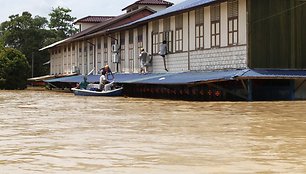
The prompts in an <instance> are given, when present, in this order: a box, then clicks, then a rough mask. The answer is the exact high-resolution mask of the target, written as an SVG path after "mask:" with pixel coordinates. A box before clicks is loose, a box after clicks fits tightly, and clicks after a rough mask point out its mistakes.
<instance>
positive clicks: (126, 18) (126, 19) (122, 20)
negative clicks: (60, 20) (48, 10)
mask: <svg viewBox="0 0 306 174" xmlns="http://www.w3.org/2000/svg"><path fill="white" fill-rule="evenodd" d="M153 13H155V11H154V10H152V9H150V8H149V7H143V8H140V9H137V10H135V11H133V12H130V13H125V14H122V15H119V16H116V17H114V18H111V19H109V20H106V21H105V22H101V23H98V24H96V25H94V26H93V27H90V28H88V29H85V30H83V31H81V32H79V33H76V34H75V35H72V36H70V37H69V38H66V39H64V40H61V41H58V42H55V43H53V44H51V45H48V46H46V47H44V48H41V49H40V51H41V50H45V49H49V48H52V47H55V46H57V45H60V44H63V43H67V42H71V41H73V40H77V39H78V38H80V37H84V36H86V35H87V36H91V35H90V34H93V33H99V31H105V30H107V29H109V28H115V27H119V26H121V25H125V24H127V23H130V22H133V21H135V20H138V19H140V18H143V17H145V16H148V15H150V14H153Z"/></svg>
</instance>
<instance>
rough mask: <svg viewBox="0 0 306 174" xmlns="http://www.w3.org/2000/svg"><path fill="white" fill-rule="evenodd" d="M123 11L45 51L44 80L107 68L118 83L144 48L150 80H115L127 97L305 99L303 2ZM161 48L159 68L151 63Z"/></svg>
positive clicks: (146, 0) (241, 0)
mask: <svg viewBox="0 0 306 174" xmlns="http://www.w3.org/2000/svg"><path fill="white" fill-rule="evenodd" d="M123 10H126V13H125V14H123V15H120V16H117V17H112V18H110V19H107V20H105V21H101V22H99V23H97V24H96V25H93V26H91V27H89V28H87V27H88V26H87V27H85V26H84V27H83V28H84V30H82V31H81V32H80V33H78V34H76V35H74V36H72V37H70V38H68V39H65V40H63V41H59V42H57V43H55V44H52V45H49V46H47V47H45V48H44V49H49V51H50V54H51V65H50V66H51V72H50V73H51V74H70V73H74V72H77V71H79V72H80V73H81V74H88V73H89V72H91V71H93V72H94V74H98V69H99V68H101V67H102V66H103V65H105V64H108V65H110V67H111V69H113V71H115V72H117V73H118V76H119V75H120V74H126V73H128V74H131V75H133V74H134V73H138V72H139V52H140V49H141V48H144V49H145V50H146V51H147V52H148V53H149V54H150V62H149V63H150V66H149V67H148V69H149V71H150V73H151V74H150V75H147V76H146V77H143V76H140V77H139V76H137V77H136V76H133V77H135V79H132V80H125V79H122V80H121V81H120V80H118V82H119V83H122V84H123V85H125V89H126V94H127V95H131V96H139V95H140V96H143V97H147V96H148V97H154V96H155V97H158V98H159V97H165V98H168V97H170V98H172V97H173V98H183V99H184V98H186V99H192V100H194V99H195V100H197V99H199V100H279V99H280V100H292V99H305V98H306V84H305V83H304V82H305V80H306V72H305V71H304V69H305V68H306V60H305V57H306V49H303V48H305V46H306V43H305V41H306V32H305V31H306V30H305V25H306V24H305V23H303V19H305V17H306V16H305V15H306V2H304V1H294V0H290V1H288V0H279V1H273V0H267V1H255V0H225V1H224V0H186V1H184V2H182V3H180V4H177V5H173V4H172V3H170V2H167V1H161V0H140V1H137V2H135V3H134V4H131V5H129V6H128V7H126V8H123ZM81 25H82V24H81ZM86 28H87V29H86ZM163 42H165V43H166V45H167V55H166V56H165V64H166V67H165V64H164V62H163V58H162V57H161V56H160V55H159V51H160V45H161V44H162V43H163ZM165 69H167V70H168V71H169V72H166V71H165ZM116 79H120V77H118V78H116ZM148 79H149V81H148ZM186 79H188V80H186Z"/></svg>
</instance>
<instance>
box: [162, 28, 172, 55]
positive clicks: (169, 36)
mask: <svg viewBox="0 0 306 174" xmlns="http://www.w3.org/2000/svg"><path fill="white" fill-rule="evenodd" d="M162 40H165V41H167V48H168V50H167V52H168V53H173V31H164V33H163V39H162Z"/></svg>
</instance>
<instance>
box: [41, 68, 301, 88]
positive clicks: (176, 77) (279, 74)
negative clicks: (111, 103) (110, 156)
mask: <svg viewBox="0 0 306 174" xmlns="http://www.w3.org/2000/svg"><path fill="white" fill-rule="evenodd" d="M114 76H115V82H116V83H123V84H131V83H133V84H159V85H179V84H190V83H200V82H201V83H203V82H204V83H209V82H218V81H227V80H235V79H266V78H271V79H298V78H304V79H306V70H251V69H243V70H223V71H191V72H180V73H152V74H151V73H149V74H145V75H143V74H119V73H115V74H114ZM83 77H84V76H82V75H79V76H72V77H63V78H57V79H52V80H46V81H45V82H48V83H52V82H74V83H78V82H81V81H83ZM99 78H100V75H89V76H88V77H87V81H88V82H90V83H94V82H99Z"/></svg>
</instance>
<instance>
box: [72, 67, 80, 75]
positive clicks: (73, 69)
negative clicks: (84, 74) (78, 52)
mask: <svg viewBox="0 0 306 174" xmlns="http://www.w3.org/2000/svg"><path fill="white" fill-rule="evenodd" d="M72 72H73V73H78V74H79V73H80V68H79V67H78V66H73V67H72Z"/></svg>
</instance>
